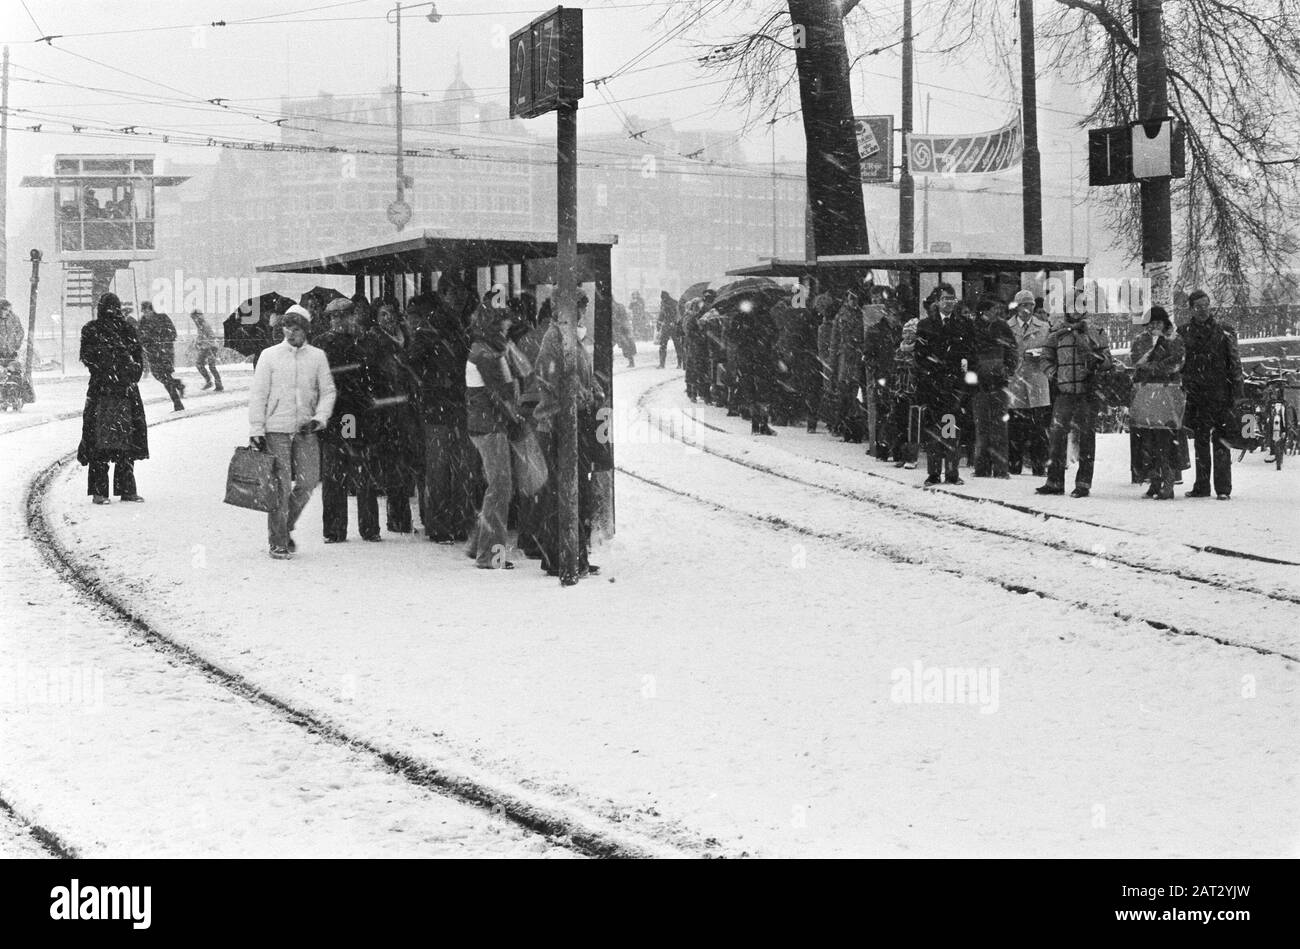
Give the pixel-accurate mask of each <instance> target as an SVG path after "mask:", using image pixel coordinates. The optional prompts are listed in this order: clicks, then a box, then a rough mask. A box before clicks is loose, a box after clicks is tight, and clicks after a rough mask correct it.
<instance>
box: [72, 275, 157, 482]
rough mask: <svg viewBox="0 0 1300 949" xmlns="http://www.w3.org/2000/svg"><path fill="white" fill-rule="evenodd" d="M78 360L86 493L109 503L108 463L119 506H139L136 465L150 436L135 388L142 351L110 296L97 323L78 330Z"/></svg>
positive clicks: (146, 449) (81, 453)
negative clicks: (85, 372)
mask: <svg viewBox="0 0 1300 949" xmlns="http://www.w3.org/2000/svg"><path fill="white" fill-rule="evenodd" d="M80 358H81V361H82V362H83V363H85V365H86V368H87V369H89V370H90V385H89V386H88V387H87V388H86V407H85V409H84V410H83V411H82V413H81V444H80V445H78V446H77V461H78V462H80V463H81V464H83V465H88V466H89V468H90V471H89V472H88V477H87V485H86V493H87V494H89V495H90V496H91V497H92V498H94V501H95V503H96V504H107V503H108V465H109V462H112V463H113V493H114V494H116V495H117V496H118V497H119V498H121V499H122V500H123V501H143V500H144V498H142V497H140V495H139V494H138V493H137V492H136V486H135V463H136V462H137V461H141V460H143V459H145V458H148V457H149V430H148V428H147V425H146V422H145V418H144V402H143V401H142V400H141V399H140V387H139V386H138V385H137V383H138V382H139V381H140V376H141V375H142V374H143V373H144V351H143V350H142V349H141V347H140V337H139V335H138V334H137V333H136V330H135V327H133V326H131V325H130V324H129V323H127V322H126V320H125V319H123V318H122V303H121V301H120V300H118V298H117V297H116V296H115V295H114V294H112V293H106V294H104V295H103V296H102V297H100V298H99V306H98V308H97V312H96V318H95V319H94V320H91V321H90V322H89V323H87V324H86V325H85V326H83V327H82V328H81V356H80Z"/></svg>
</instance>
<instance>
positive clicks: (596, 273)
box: [257, 230, 618, 536]
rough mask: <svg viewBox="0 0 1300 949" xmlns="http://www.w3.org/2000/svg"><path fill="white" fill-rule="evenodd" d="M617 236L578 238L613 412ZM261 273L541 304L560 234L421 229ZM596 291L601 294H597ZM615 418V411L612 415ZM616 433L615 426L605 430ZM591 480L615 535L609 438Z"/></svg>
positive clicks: (591, 334)
mask: <svg viewBox="0 0 1300 949" xmlns="http://www.w3.org/2000/svg"><path fill="white" fill-rule="evenodd" d="M617 243H618V237H617V236H615V235H612V234H602V235H588V236H587V238H586V239H584V236H583V235H579V239H578V283H579V285H580V286H581V288H582V291H583V292H584V293H586V295H587V297H588V299H589V301H590V304H589V306H588V309H587V315H586V317H585V319H584V322H585V324H586V326H587V330H588V338H589V339H591V340H592V342H593V350H592V368H593V369H594V371H595V374H596V379H597V381H598V382H599V383H600V387H601V389H602V390H603V391H604V393H605V402H604V404H603V406H602V408H604V409H606V410H608V411H609V412H610V413H612V412H613V400H614V389H613V385H612V382H613V359H614V334H613V307H612V303H613V300H612V297H611V296H610V252H611V250H612V248H613V247H614V245H615V244H617ZM257 270H258V271H259V272H260V273H282V274H320V275H328V276H350V277H352V278H353V280H354V288H355V291H354V292H356V293H361V294H364V295H365V296H366V297H367V298H368V299H371V300H374V299H377V298H382V297H385V296H391V297H393V298H395V299H397V300H398V301H399V302H400V303H401V304H402V305H403V306H405V305H406V303H407V301H409V300H410V299H411V297H413V296H416V295H417V294H419V293H422V292H425V291H429V292H433V291H434V290H435V289H436V288H437V285H438V280H439V279H440V278H441V277H442V276H443V275H444V274H447V275H451V276H453V277H454V278H457V279H459V280H460V281H461V282H462V283H464V285H465V286H467V287H472V288H475V289H477V290H478V291H479V293H480V294H484V293H486V292H487V291H488V290H489V289H491V288H492V287H493V286H496V285H498V284H500V285H501V286H503V287H505V288H506V290H507V293H508V294H509V296H511V297H512V298H513V297H518V296H519V295H520V294H521V293H523V292H524V291H528V292H530V293H533V294H534V296H535V297H536V299H537V304H538V306H539V307H540V306H541V304H542V302H543V301H544V300H546V299H549V298H550V297H551V295H552V293H553V292H554V290H555V284H556V282H557V279H558V276H557V275H558V266H557V261H556V240H555V235H554V234H551V235H544V234H536V233H525V232H500V233H489V234H464V233H459V232H454V231H447V230H424V231H421V232H420V233H418V234H417V235H416V236H414V237H407V238H403V239H402V240H398V241H392V242H390V243H387V244H378V245H375V246H373V247H363V248H357V249H349V250H340V251H337V252H334V253H325V254H318V255H316V256H313V257H306V258H303V259H301V260H291V261H285V262H282V263H270V264H264V265H262V266H259V267H258V268H257ZM597 287H599V288H600V292H597ZM611 417H612V414H611ZM607 427H608V428H610V429H611V430H612V428H613V426H607ZM607 448H608V450H607V451H606V452H605V456H604V458H602V459H601V460H600V461H598V463H597V465H596V471H595V474H594V476H593V481H594V484H593V490H594V494H595V498H596V517H595V523H596V528H597V529H598V530H599V531H602V532H604V533H605V534H606V535H607V536H612V534H613V532H614V471H613V467H614V446H613V444H612V438H611V439H610V443H609V444H608V446H607Z"/></svg>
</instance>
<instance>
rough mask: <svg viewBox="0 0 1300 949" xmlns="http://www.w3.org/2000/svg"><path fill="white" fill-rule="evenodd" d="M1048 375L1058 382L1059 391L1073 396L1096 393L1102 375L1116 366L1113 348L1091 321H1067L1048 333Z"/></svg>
mask: <svg viewBox="0 0 1300 949" xmlns="http://www.w3.org/2000/svg"><path fill="white" fill-rule="evenodd" d="M1043 358H1044V359H1045V360H1046V361H1047V375H1048V377H1049V378H1051V379H1055V380H1056V387H1057V390H1058V391H1060V392H1067V393H1070V394H1072V395H1084V394H1089V395H1090V394H1092V393H1093V392H1094V391H1095V390H1096V383H1097V377H1098V373H1099V372H1100V371H1102V370H1105V369H1109V368H1110V367H1111V365H1112V363H1113V360H1112V359H1111V355H1110V346H1109V345H1108V344H1107V342H1106V339H1105V337H1103V336H1102V335H1101V333H1100V332H1098V331H1097V330H1095V329H1093V328H1092V327H1090V326H1089V325H1088V322H1087V320H1077V321H1075V322H1073V323H1071V322H1068V321H1067V322H1066V323H1065V324H1064V325H1062V326H1061V327H1060V328H1059V329H1056V330H1053V331H1052V332H1051V333H1048V334H1047V342H1046V344H1045V345H1044V346H1043Z"/></svg>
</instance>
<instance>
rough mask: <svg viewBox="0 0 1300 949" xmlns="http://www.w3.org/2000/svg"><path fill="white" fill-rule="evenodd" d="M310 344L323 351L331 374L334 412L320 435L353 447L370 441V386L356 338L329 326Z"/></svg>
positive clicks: (371, 423)
mask: <svg viewBox="0 0 1300 949" xmlns="http://www.w3.org/2000/svg"><path fill="white" fill-rule="evenodd" d="M312 345H313V346H317V347H319V348H320V349H321V350H322V351H323V352H324V353H325V358H326V359H327V360H329V364H330V374H331V375H332V376H333V377H334V392H335V398H334V414H333V416H332V417H331V418H330V421H329V424H328V425H327V426H325V431H323V432H322V433H321V438H323V439H324V440H326V441H328V442H334V443H336V444H349V445H352V446H353V447H355V448H360V447H362V446H364V445H366V444H367V443H368V442H369V441H370V436H371V434H372V432H371V428H373V421H372V419H371V417H370V415H369V414H368V410H369V408H370V390H369V387H368V384H367V381H366V370H365V365H364V364H363V362H362V360H361V348H360V346H359V345H358V344H357V338H356V337H355V336H353V335H351V334H350V333H343V332H339V331H338V330H330V331H329V332H328V333H322V334H321V335H320V336H318V337H317V338H316V342H315V343H313V344H312Z"/></svg>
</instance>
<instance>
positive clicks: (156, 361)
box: [140, 300, 185, 412]
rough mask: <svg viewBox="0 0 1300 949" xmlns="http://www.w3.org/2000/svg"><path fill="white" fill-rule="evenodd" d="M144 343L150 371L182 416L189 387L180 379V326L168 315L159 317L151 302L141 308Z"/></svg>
mask: <svg viewBox="0 0 1300 949" xmlns="http://www.w3.org/2000/svg"><path fill="white" fill-rule="evenodd" d="M140 343H141V345H142V346H143V347H144V352H145V355H146V356H147V357H148V358H149V371H150V373H152V374H153V377H154V378H155V379H157V380H158V381H159V382H161V383H162V386H163V388H164V389H166V390H167V394H168V395H169V396H171V400H172V411H174V412H181V411H183V410H184V409H185V406H184V405H182V404H181V396H183V395H184V394H185V383H183V382H181V380H179V379H177V378H176V375H175V373H176V326H175V324H174V323H172V319H171V317H170V316H168V315H167V314H166V313H155V312H154V308H153V304H152V303H150V302H148V301H147V300H146V301H145V302H144V303H141V304H140Z"/></svg>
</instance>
